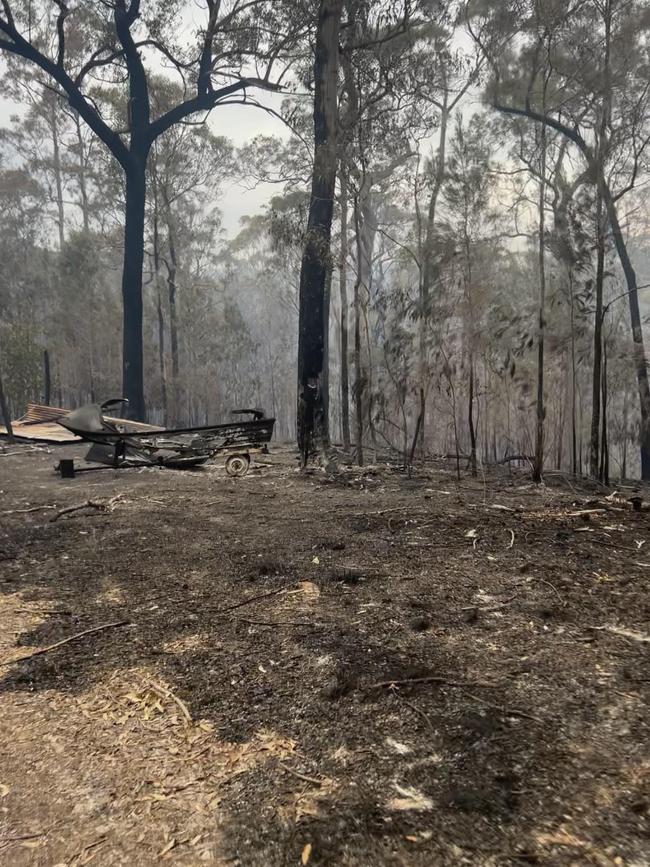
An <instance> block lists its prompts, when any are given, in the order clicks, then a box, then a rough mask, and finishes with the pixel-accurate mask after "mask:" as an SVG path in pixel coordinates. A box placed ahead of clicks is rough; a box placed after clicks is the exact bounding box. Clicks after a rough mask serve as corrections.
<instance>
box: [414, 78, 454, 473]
mask: <svg viewBox="0 0 650 867" xmlns="http://www.w3.org/2000/svg"><path fill="white" fill-rule="evenodd" d="M448 96H449V93H448V91H447V89H446V88H445V93H444V104H443V110H442V112H441V114H440V131H439V137H440V138H439V144H438V156H437V159H436V172H435V177H434V182H433V189H432V190H431V198H430V199H429V209H428V213H427V229H426V233H425V240H424V257H423V260H424V261H423V265H422V277H421V281H420V306H421V308H422V309H421V311H420V315H421V320H420V346H419V353H420V413H419V417H420V424H419V425H418V428H419V430H418V434H419V437H420V444H421V447H422V456H423V457H424V448H425V440H426V422H427V394H428V390H429V389H428V382H427V380H428V371H427V367H428V365H427V333H428V330H429V323H430V321H431V289H432V287H433V283H434V280H435V278H436V276H437V275H436V261H435V257H434V251H433V242H434V234H435V230H436V211H437V206H438V198H439V196H440V191H441V190H442V184H443V181H444V179H445V165H446V161H447V156H446V148H447V127H448V123H449V108H448V106H447V102H448Z"/></svg>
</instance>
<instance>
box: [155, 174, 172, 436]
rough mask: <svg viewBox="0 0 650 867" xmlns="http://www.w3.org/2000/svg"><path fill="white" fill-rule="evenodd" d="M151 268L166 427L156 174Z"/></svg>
mask: <svg viewBox="0 0 650 867" xmlns="http://www.w3.org/2000/svg"><path fill="white" fill-rule="evenodd" d="M153 195H154V208H153V267H154V283H155V286H156V313H157V315H158V367H159V370H160V396H161V400H162V411H163V425H164V426H165V427H167V424H168V422H169V417H168V416H169V413H168V403H167V365H166V363H165V313H164V307H163V300H162V290H161V285H160V284H161V274H160V231H159V217H158V182H157V178H156V174H155V172H154V174H153Z"/></svg>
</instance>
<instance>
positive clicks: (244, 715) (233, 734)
mask: <svg viewBox="0 0 650 867" xmlns="http://www.w3.org/2000/svg"><path fill="white" fill-rule="evenodd" d="M13 451H18V452H20V453H19V454H17V455H12V454H9V455H0V490H1V502H0V512H2V514H0V612H1V617H2V621H1V622H2V632H1V635H0V642H1V646H0V663H1V667H0V744H1V746H0V753H1V758H0V863H2V864H6V865H12V867H14V865H15V867H20V865H60V867H62V865H75V867H77V865H83V864H88V863H90V862H92V861H94V862H95V864H98V865H118V864H119V865H133V864H138V865H143V867H145V865H154V864H162V863H165V862H167V863H171V864H178V865H199V864H204V863H207V864H210V863H212V864H216V865H244V867H247V865H260V867H262V865H264V867H275V865H278V867H280V865H299V864H301V863H303V864H310V865H314V867H317V865H355V867H366V865H367V867H370V865H372V867H376V865H414V867H419V865H422V867H425V865H426V867H430V865H463V864H467V865H486V867H487V865H494V867H501V865H515V864H541V865H590V864H595V865H598V867H609V865H630V867H643V865H648V864H649V863H650V839H649V836H648V830H649V822H650V814H649V809H650V749H649V743H650V739H649V737H648V735H649V729H650V726H649V720H648V714H647V698H648V683H649V682H650V658H649V648H650V644H648V638H647V636H648V633H649V632H650V624H649V620H650V597H649V594H648V575H649V574H650V513H649V512H647V511H644V512H640V513H639V512H634V511H632V509H631V508H630V505H629V503H628V502H627V501H626V499H625V498H626V497H627V496H629V494H630V491H625V492H624V495H623V496H621V497H617V496H614V497H611V498H610V499H609V500H607V499H605V496H606V495H607V493H608V492H607V491H598V490H597V489H595V488H589V487H587V486H584V485H579V484H576V483H569V481H568V480H563V479H562V478H561V477H555V476H554V477H553V478H552V479H549V480H548V481H547V485H546V486H545V487H541V488H534V487H533V486H531V485H530V484H529V482H528V480H527V477H526V476H525V475H524V474H517V473H515V472H513V473H512V474H511V473H509V472H508V471H507V470H501V471H499V472H498V473H497V472H491V473H489V474H488V475H486V476H484V477H481V478H479V479H477V480H472V479H471V478H469V477H468V476H465V477H464V478H463V479H462V481H461V482H460V483H458V482H456V480H455V477H454V473H453V471H452V469H451V468H449V467H445V466H444V465H442V464H440V465H432V466H431V467H429V468H427V470H426V472H425V471H420V472H418V473H416V474H415V475H414V477H413V478H412V479H408V478H406V477H405V476H404V475H403V474H400V473H399V472H396V471H395V470H391V469H390V468H388V467H384V468H373V469H371V470H368V471H364V472H361V471H358V470H351V469H347V470H344V471H341V472H340V473H339V474H338V475H337V476H335V477H326V476H325V475H324V474H323V473H321V472H314V473H312V474H307V475H304V474H300V473H299V472H298V471H297V469H296V466H297V465H296V461H295V458H294V456H293V454H292V453H291V452H290V451H289V450H276V452H275V454H274V455H273V456H272V457H271V458H270V459H268V461H267V464H268V465H267V466H263V467H261V468H259V470H258V471H257V472H252V473H251V474H250V475H249V476H248V477H247V478H245V479H242V480H231V479H228V478H227V477H226V476H225V474H224V472H223V470H222V469H220V468H211V469H207V470H202V471H194V472H175V471H169V470H167V471H165V470H141V471H136V470H131V471H126V472H121V473H115V472H114V471H112V470H109V471H106V472H100V473H92V474H87V475H84V476H79V477H77V478H76V479H75V480H72V481H62V480H61V479H59V478H58V477H57V476H55V475H54V473H53V472H52V466H53V463H54V461H55V460H56V459H58V458H59V457H60V456H61V455H62V454H63V452H62V451H58V452H57V453H54V452H53V453H52V454H44V453H38V452H37V453H34V452H26V451H23V450H22V449H20V448H14V449H13ZM67 453H68V454H69V450H68V451H67ZM117 495H120V498H119V499H117V500H113V498H115V497H116V496H117ZM87 499H91V500H94V501H97V502H99V503H104V504H107V503H109V502H110V501H111V500H112V502H110V505H109V506H108V508H106V509H105V510H103V511H99V510H97V509H85V510H80V511H77V512H71V513H69V514H66V515H62V516H61V517H60V518H59V519H58V520H56V521H52V520H51V519H52V518H53V517H56V515H57V512H58V510H60V509H62V508H63V507H66V506H69V505H75V504H78V503H81V502H84V501H85V500H87ZM594 501H596V502H594ZM45 506H49V507H50V508H42V509H39V510H37V511H17V510H27V509H34V508H36V507H45ZM592 509H600V510H601V511H595V512H591V513H590V514H577V513H579V512H585V511H587V512H590V510H592ZM643 543H645V544H643ZM271 594H272V595H271ZM255 597H260V598H257V599H256V598H255ZM242 602H247V604H245V605H241V606H239V607H234V606H237V605H238V604H239V603H242ZM123 621H128V623H127V624H123V625H117V626H112V627H110V628H106V629H103V630H99V631H95V632H91V633H89V634H87V635H85V636H83V637H81V638H78V639H76V640H73V641H71V642H68V643H66V644H63V645H61V646H59V647H57V648H54V649H50V650H48V651H47V652H45V653H42V654H40V655H37V656H33V657H32V658H31V659H27V660H23V661H19V660H18V658H19V657H21V656H24V655H26V654H29V653H32V652H33V651H34V650H36V649H42V648H46V647H49V646H50V645H52V644H54V643H56V642H58V641H62V640H64V639H66V638H69V637H71V636H74V635H76V634H78V633H80V632H82V631H84V630H88V629H94V628H95V627H99V626H104V625H106V624H115V623H118V624H119V623H122V622H123Z"/></svg>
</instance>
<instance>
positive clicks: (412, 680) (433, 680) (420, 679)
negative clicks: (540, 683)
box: [366, 675, 501, 689]
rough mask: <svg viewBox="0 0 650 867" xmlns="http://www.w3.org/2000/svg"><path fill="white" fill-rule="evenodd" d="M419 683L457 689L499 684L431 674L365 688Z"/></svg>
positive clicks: (381, 681) (374, 684)
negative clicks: (459, 679)
mask: <svg viewBox="0 0 650 867" xmlns="http://www.w3.org/2000/svg"><path fill="white" fill-rule="evenodd" d="M419 683H439V684H441V686H453V687H458V688H459V689H463V688H464V687H466V686H471V687H485V688H486V689H495V688H496V687H499V686H501V684H499V683H485V682H482V681H478V682H471V681H457V680H447V679H446V678H445V677H437V676H434V675H431V676H429V677H410V678H405V679H404V680H380V681H378V683H371V684H369V685H368V686H367V687H366V689H386V688H388V689H394V688H396V687H398V686H413V685H417V684H419Z"/></svg>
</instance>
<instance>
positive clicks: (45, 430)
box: [0, 403, 160, 445]
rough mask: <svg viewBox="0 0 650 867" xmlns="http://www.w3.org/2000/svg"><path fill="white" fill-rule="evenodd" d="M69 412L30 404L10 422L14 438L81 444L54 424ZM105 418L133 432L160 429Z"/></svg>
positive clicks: (4, 433) (1, 430)
mask: <svg viewBox="0 0 650 867" xmlns="http://www.w3.org/2000/svg"><path fill="white" fill-rule="evenodd" d="M69 412H70V410H69V409H60V408H59V407H55V406H42V405H40V404H38V403H30V404H28V405H27V412H26V413H25V414H24V415H23V416H22V417H21V418H19V419H16V421H14V422H12V427H13V432H14V436H15V437H16V439H21V440H30V441H32V442H42V443H53V444H54V443H56V444H62V445H64V444H68V443H69V444H72V443H80V442H82V440H81V438H80V437H78V436H75V435H74V434H73V433H71V432H70V431H69V430H66V429H65V428H64V427H61V425H59V424H57V423H56V419H59V418H63V417H64V416H66V415H68V414H69ZM106 418H107V420H108V421H111V422H113V423H114V424H128V425H129V427H130V428H131V429H135V430H142V431H147V430H160V428H157V427H154V426H153V425H150V424H143V423H142V422H135V421H127V420H126V419H123V418H112V417H109V416H106ZM6 436H7V429H6V428H5V427H2V425H0V437H6Z"/></svg>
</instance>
